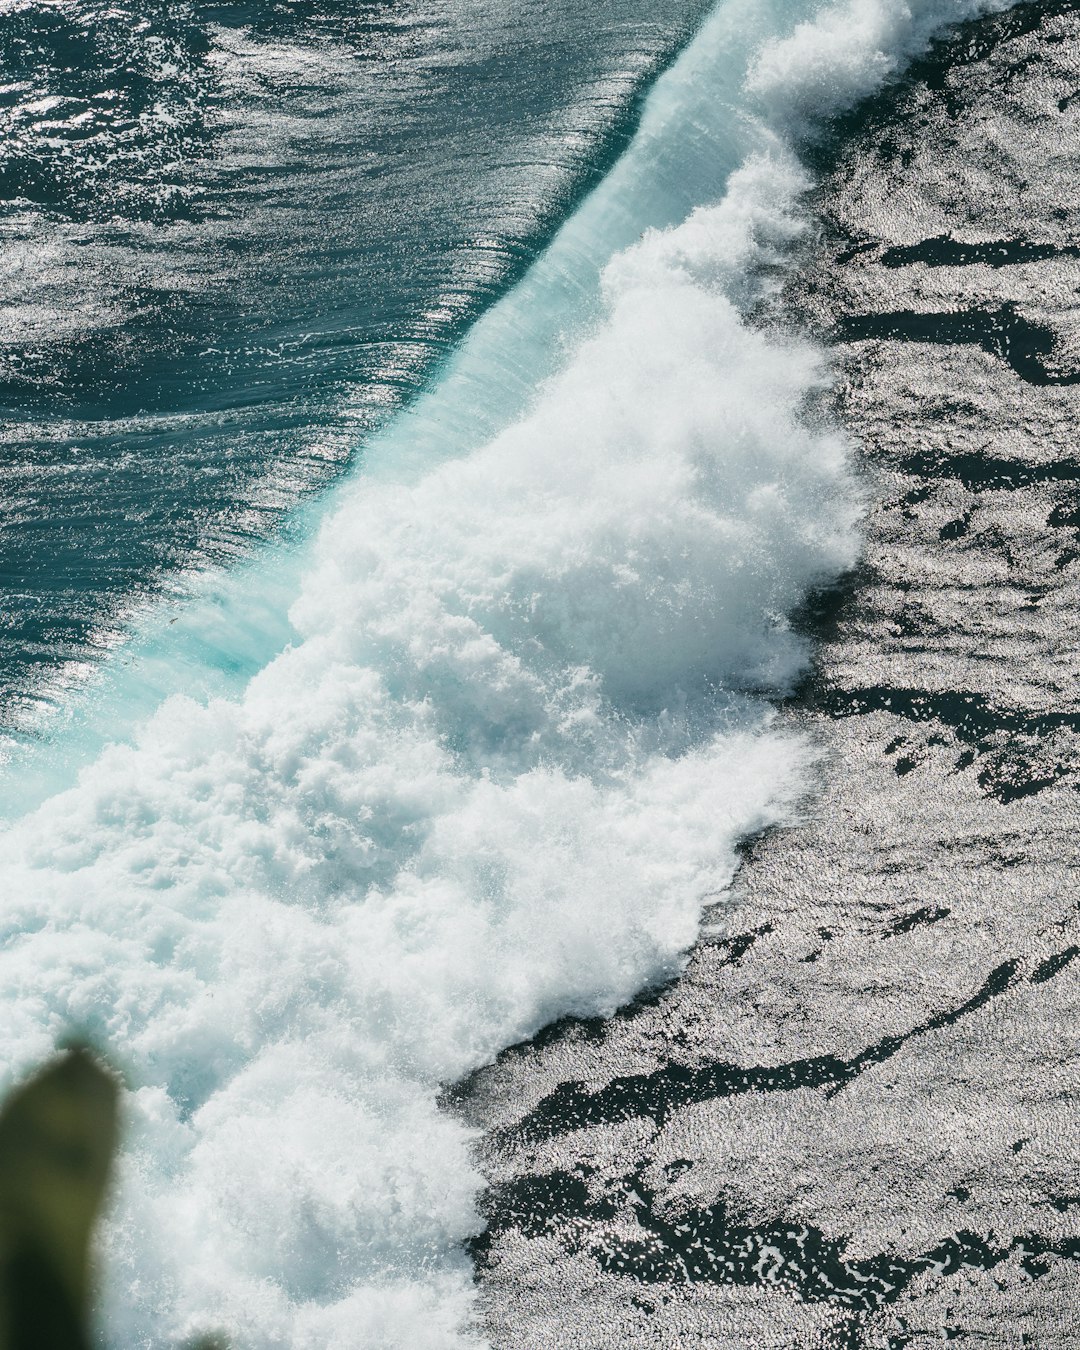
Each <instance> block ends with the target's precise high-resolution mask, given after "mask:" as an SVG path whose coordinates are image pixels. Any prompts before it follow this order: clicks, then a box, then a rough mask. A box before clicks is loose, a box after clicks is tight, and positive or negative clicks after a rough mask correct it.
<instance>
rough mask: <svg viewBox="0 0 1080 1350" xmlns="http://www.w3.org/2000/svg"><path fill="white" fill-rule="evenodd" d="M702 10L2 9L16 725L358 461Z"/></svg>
mask: <svg viewBox="0 0 1080 1350" xmlns="http://www.w3.org/2000/svg"><path fill="white" fill-rule="evenodd" d="M702 7H703V3H702V0H666V2H665V3H664V4H662V5H660V6H656V5H646V4H643V3H640V2H639V0H629V2H627V0H618V2H617V3H616V2H615V0H602V3H599V4H596V5H590V6H588V7H587V8H586V9H585V10H582V9H581V7H580V6H575V5H572V4H567V3H556V4H544V5H540V4H536V3H503V2H502V0H499V2H498V3H494V2H493V0H471V2H470V0H459V2H458V3H452V2H451V0H432V2H431V3H413V2H412V0H406V2H405V3H393V4H386V3H383V4H380V3H356V2H355V0H340V3H335V0H327V2H326V3H321V4H312V3H280V4H267V5H250V4H248V5H245V4H234V5H229V4H216V5H215V4H200V3H170V4H165V3H155V2H154V0H151V3H149V4H138V5H126V4H123V3H117V4H105V3H81V2H80V0H65V3H60V4H54V3H48V4H33V3H24V2H22V0H14V2H12V0H9V3H6V4H5V5H3V7H2V8H0V70H2V72H3V76H2V78H3V85H2V87H0V501H2V510H0V597H2V618H0V625H2V626H0V725H3V724H6V725H7V727H8V728H10V727H12V726H13V725H18V724H19V723H20V722H21V721H25V718H26V715H27V713H28V712H29V711H30V710H31V709H32V708H33V706H34V702H35V700H36V699H40V698H41V697H49V696H50V695H51V696H52V697H63V695H62V694H61V692H60V690H61V688H62V686H63V684H64V683H65V682H67V681H70V679H71V678H72V677H74V676H76V675H77V674H78V672H79V670H80V668H81V666H82V663H84V662H85V661H86V659H87V658H88V657H91V656H92V655H93V654H94V653H95V652H97V651H100V650H101V649H102V648H103V647H107V646H109V645H111V643H112V642H114V641H115V637H116V634H117V631H118V624H122V622H123V620H124V617H125V615H126V614H129V613H130V610H131V605H132V602H133V601H134V600H135V599H137V598H138V597H140V596H142V595H144V594H145V593H146V591H147V588H148V587H149V588H160V587H162V586H165V587H166V588H171V587H175V585H176V584H177V574H178V573H183V572H185V571H187V570H189V569H191V568H193V567H197V566H200V565H203V564H205V563H206V562H208V561H220V560H222V559H223V558H228V557H230V556H233V555H235V554H236V553H237V552H238V551H239V552H242V551H244V550H245V549H246V548H247V547H248V546H249V545H250V543H251V541H252V540H254V539H257V538H260V537H264V536H266V535H267V534H268V533H269V532H272V531H274V530H275V529H276V528H278V526H279V525H280V523H281V521H282V518H283V515H284V514H285V513H287V512H288V510H289V508H290V507H291V506H292V505H293V504H294V503H295V502H296V500H297V498H298V496H300V495H301V494H303V493H305V492H309V491H310V490H312V489H313V488H316V487H318V486H319V485H320V484H321V483H324V482H326V481H327V480H328V478H330V477H331V476H333V475H334V474H335V473H336V472H337V471H338V469H339V467H340V466H341V465H343V464H345V463H347V462H348V461H349V460H350V459H351V457H353V456H354V455H355V454H356V453H357V451H358V448H359V447H360V446H361V445H362V443H363V440H364V437H365V435H366V434H367V433H368V432H369V431H370V430H371V429H372V428H373V427H374V426H376V425H379V424H380V423H381V422H382V421H384V420H385V418H386V416H387V414H388V413H389V412H391V411H392V410H393V409H394V408H395V407H397V406H399V405H400V404H401V402H402V401H403V400H406V399H408V398H409V396H410V395H412V394H413V393H414V392H415V391H416V390H417V389H418V388H419V387H420V386H421V384H422V383H423V381H424V379H425V378H426V375H427V372H428V371H429V370H430V368H431V364H432V362H433V360H437V359H438V358H439V357H440V355H441V354H442V353H443V352H445V350H446V349H447V347H448V344H450V343H452V341H453V340H454V337H455V335H457V334H458V333H459V332H460V331H461V328H462V325H463V324H464V323H466V322H467V321H468V320H469V318H470V317H472V316H473V315H475V314H476V313H477V311H478V310H479V309H480V308H481V307H482V306H483V305H484V304H485V302H486V301H488V300H489V299H490V298H491V296H493V295H494V294H496V293H497V292H498V291H499V290H500V289H501V288H502V287H504V286H505V285H506V283H507V281H508V280H509V279H511V278H512V277H514V276H515V275H517V274H518V273H519V272H520V270H521V268H522V266H523V265H524V264H525V263H526V262H527V260H528V259H529V257H531V256H532V255H533V254H534V253H535V251H536V248H537V246H538V244H539V243H540V242H541V241H542V239H543V238H544V237H545V235H546V233H547V232H548V231H549V230H550V228H551V226H552V224H553V223H554V222H555V221H556V220H557V219H558V218H559V217H560V216H561V214H563V213H564V212H565V211H566V210H567V209H568V206H569V204H570V203H572V201H573V200H574V199H575V197H576V196H577V195H579V194H580V193H581V192H582V191H583V190H584V189H586V188H587V187H588V186H589V184H590V183H592V182H594V181H595V180H596V178H597V176H598V175H599V174H601V173H602V172H603V169H604V166H605V164H606V163H607V162H608V161H609V160H610V157H611V155H612V154H613V153H615V152H617V150H618V148H619V146H620V144H622V143H623V142H624V139H625V134H626V132H627V130H628V128H629V126H630V125H631V123H630V120H629V119H630V117H631V116H632V112H633V107H634V100H635V98H636V97H637V95H638V93H639V91H640V90H641V89H642V87H643V84H645V83H647V81H648V80H649V78H650V77H651V75H652V74H653V73H654V72H655V71H656V70H657V69H658V68H659V67H660V66H661V65H662V63H663V62H664V61H665V60H666V59H667V58H668V56H669V55H670V54H671V52H672V51H673V50H674V49H675V48H676V47H677V46H678V44H679V42H680V41H681V40H682V39H683V38H684V37H685V35H686V33H687V31H688V29H689V28H690V26H692V24H693V22H694V21H695V20H696V18H697V17H698V16H699V15H700V12H701V10H702ZM58 678H59V680H60V684H59V685H58V683H57V680H58Z"/></svg>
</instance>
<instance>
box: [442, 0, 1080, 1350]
mask: <svg viewBox="0 0 1080 1350" xmlns="http://www.w3.org/2000/svg"><path fill="white" fill-rule="evenodd" d="M817 153H818V157H819V161H820V163H819V167H821V168H822V169H823V170H824V177H823V186H822V187H821V189H820V194H819V200H818V202H817V206H818V208H819V214H820V216H821V218H822V219H823V221H824V227H823V230H822V233H821V236H820V238H819V239H818V240H817V241H816V243H815V245H814V247H813V249H812V250H810V251H808V253H807V256H806V257H805V258H804V259H803V260H802V265H801V267H800V270H799V274H798V276H797V278H796V279H795V280H794V282H793V283H792V285H791V286H790V287H789V290H788V293H787V294H786V296H785V298H784V306H785V316H786V317H787V318H788V319H790V316H791V314H792V313H794V314H795V315H796V316H798V318H799V319H800V321H801V322H803V323H806V324H808V325H809V326H811V327H812V328H813V329H815V330H816V331H818V332H820V333H821V334H823V335H824V336H826V337H828V338H829V339H830V340H831V341H832V342H834V343H835V344H836V346H835V352H836V360H837V363H838V370H839V379H838V385H837V395H836V407H835V408H833V409H832V413H833V415H838V416H839V417H840V419H841V420H842V421H843V422H844V423H845V424H846V425H847V426H848V427H849V428H850V430H851V433H852V435H853V437H854V438H855V440H856V441H857V442H858V444H859V446H860V450H859V460H860V464H861V467H862V471H863V474H864V477H865V481H866V483H867V490H868V496H869V499H870V505H869V510H868V515H867V519H866V525H865V532H866V548H865V556H864V562H863V564H862V567H861V569H860V571H859V573H858V574H857V575H856V576H854V577H852V578H849V579H848V582H847V584H846V585H845V586H844V587H843V588H842V589H841V590H840V591H837V592H836V593H834V594H831V595H827V596H821V597H818V600H817V602H816V603H815V604H814V605H813V606H811V607H810V608H809V609H808V612H807V615H806V616H805V623H806V624H807V626H808V627H809V628H810V629H811V631H813V632H814V634H815V635H816V636H817V637H818V639H819V640H820V642H821V646H820V647H819V653H818V659H817V663H816V668H815V671H814V673H813V675H812V677H811V678H810V679H809V680H808V681H807V683H806V686H805V687H804V688H803V689H802V690H801V691H800V693H799V695H798V697H796V698H795V699H793V700H792V702H791V704H790V706H789V707H787V708H786V709H785V710H784V713H783V716H784V717H785V718H787V719H789V720H790V722H791V723H792V724H793V725H794V726H796V727H798V728H800V729H803V730H807V729H809V730H810V731H811V732H812V734H813V735H814V736H815V737H816V738H817V739H818V741H819V743H820V744H821V746H822V750H823V756H824V764H825V773H824V782H823V786H822V789H821V791H820V794H819V795H818V796H817V797H816V798H815V800H814V801H812V802H810V803H808V805H807V817H806V820H805V822H804V823H803V824H802V825H801V826H799V827H797V828H792V829H789V830H784V831H778V832H775V833H772V834H769V835H768V836H766V837H764V838H762V839H759V840H756V841H754V842H753V844H752V845H751V846H750V847H748V849H747V859H746V863H745V866H744V867H743V869H742V871H741V874H740V876H739V878H738V880H737V882H736V886H735V894H734V895H733V896H731V897H728V898H727V899H726V901H725V903H724V904H723V905H722V906H719V907H718V908H717V909H716V911H715V912H714V913H713V914H711V915H710V916H709V921H708V923H707V924H706V926H705V928H704V929H703V934H702V938H701V940H700V942H699V944H698V946H697V948H696V949H695V951H694V952H693V954H692V957H691V960H690V962H689V965H688V968H687V970H686V972H685V974H684V976H683V977H682V978H681V979H680V980H679V981H678V982H677V983H676V984H675V985H673V986H672V987H669V988H666V989H664V990H661V991H658V992H655V993H654V994H652V995H651V996H648V997H645V998H643V999H641V1000H640V1001H639V1002H638V1003H637V1004H635V1005H634V1006H632V1007H630V1008H627V1009H624V1010H623V1011H622V1012H621V1013H620V1014H618V1015H617V1016H615V1017H614V1018H613V1019H611V1020H610V1021H607V1022H602V1021H599V1020H595V1021H578V1020H566V1021H564V1022H562V1023H559V1024H558V1025H556V1026H554V1027H552V1028H549V1029H548V1030H547V1031H546V1032H545V1033H543V1034H542V1035H541V1036H539V1037H537V1038H536V1039H535V1040H534V1041H532V1042H531V1043H529V1044H527V1045H524V1046H520V1047H517V1048H515V1049H513V1050H511V1051H508V1052H507V1053H506V1054H504V1055H503V1056H502V1057H501V1059H500V1061H499V1062H498V1063H497V1064H496V1065H494V1066H493V1067H492V1068H490V1069H488V1070H486V1071H484V1072H483V1073H481V1074H479V1075H477V1076H476V1077H475V1078H474V1079H473V1080H471V1081H470V1082H469V1083H467V1084H465V1085H463V1086H461V1087H459V1088H458V1089H456V1090H455V1092H454V1093H453V1094H451V1096H452V1101H453V1105H454V1107H455V1109H458V1110H460V1111H462V1112H463V1113H464V1114H465V1115H466V1117H467V1118H468V1119H470V1120H471V1121H473V1122H474V1123H475V1124H476V1125H477V1126H479V1127H480V1128H481V1129H482V1130H483V1132H484V1133H483V1138H482V1141H481V1144H480V1148H481V1154H482V1158H483V1166H484V1170H485V1174H486V1176H487V1178H488V1180H489V1183H490V1189H489V1191H488V1193H487V1195H486V1198H485V1214H486V1219H487V1225H488V1226H487V1229H486V1231H485V1232H484V1234H483V1235H482V1236H481V1237H480V1238H479V1239H477V1240H476V1242H475V1244H474V1256H475V1259H476V1263H477V1271H478V1278H479V1280H480V1286H481V1307H482V1311H483V1315H484V1319H485V1327H484V1329H485V1331H486V1333H487V1334H488V1336H489V1337H490V1338H491V1341H492V1343H493V1344H494V1345H495V1346H496V1347H510V1346H513V1347H515V1350H532V1348H533V1347H535V1348H536V1350H539V1348H540V1347H559V1350H584V1348H585V1347H597V1350H599V1348H600V1347H603V1348H604V1350H608V1348H609V1347H611V1348H614V1347H630V1346H642V1347H645V1346H664V1347H667V1346H671V1347H676V1346H678V1347H683V1346H710V1347H728V1346H731V1347H746V1348H747V1350H765V1348H766V1347H770V1348H771V1347H852V1348H853V1350H854V1348H855V1347H859V1348H865V1350H871V1348H873V1350H878V1348H879V1347H880V1348H881V1350H885V1348H886V1347H887V1348H888V1350H905V1348H910V1350H915V1348H916V1347H924V1346H930V1345H936V1344H938V1343H940V1342H942V1341H950V1342H955V1343H958V1344H960V1345H971V1346H1002V1347H1005V1346H1008V1347H1012V1346H1037V1347H1040V1350H1051V1347H1075V1346H1076V1345H1077V1344H1080V1129H1078V1122H1077V1098H1078V1075H1077V1064H1078V1058H1080V1018H1078V1012H1080V980H1078V976H1080V896H1078V890H1077V884H1076V882H1077V864H1078V859H1080V798H1078V795H1077V794H1078V792H1080V682H1078V679H1077V676H1078V673H1080V670H1078V668H1080V653H1078V644H1077V634H1078V631H1080V626H1078V604H1080V586H1078V581H1080V444H1078V440H1080V437H1078V430H1080V310H1078V302H1077V295H1078V294H1080V229H1078V225H1080V7H1078V6H1076V5H1075V4H1046V3H1042V4H1040V3H1032V4H1027V5H1023V6H1020V7H1019V8H1018V9H1016V10H1014V11H1012V12H1010V13H1009V14H1006V15H1004V16H1000V17H996V18H992V19H989V20H986V21H981V22H978V23H975V24H972V25H969V26H967V27H965V28H963V29H960V30H958V31H957V32H956V33H954V34H953V35H952V36H951V37H950V38H949V39H948V40H947V41H944V42H942V43H940V44H939V45H938V46H937V47H936V48H935V49H934V51H933V52H932V54H931V55H930V56H929V57H928V58H927V59H926V60H925V61H923V62H922V63H921V64H919V65H918V66H917V67H916V68H915V69H914V70H911V71H909V72H908V74H907V77H906V78H905V79H904V81H903V82H902V83H901V84H897V85H895V86H893V87H892V88H891V89H890V90H889V91H888V92H887V93H886V94H885V95H884V96H882V97H881V98H879V99H877V100H876V101H875V102H874V103H872V104H871V105H870V106H869V107H868V108H863V109H862V110H860V113H859V114H858V117H857V119H853V120H852V122H851V123H850V124H849V125H847V126H845V127H842V128H838V129H836V133H835V135H834V136H833V137H832V141H831V145H830V146H823V147H821V148H819V151H818V152H817Z"/></svg>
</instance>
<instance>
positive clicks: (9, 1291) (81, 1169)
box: [0, 1046, 224, 1350]
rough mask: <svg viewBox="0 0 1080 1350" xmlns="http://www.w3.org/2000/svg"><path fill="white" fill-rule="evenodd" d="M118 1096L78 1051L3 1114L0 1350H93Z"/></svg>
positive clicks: (219, 1349)
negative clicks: (96, 1249)
mask: <svg viewBox="0 0 1080 1350" xmlns="http://www.w3.org/2000/svg"><path fill="white" fill-rule="evenodd" d="M119 1095H120V1087H119V1083H118V1081H117V1079H116V1077H115V1076H114V1075H113V1074H112V1073H110V1072H109V1071H108V1070H107V1069H106V1068H105V1067H104V1066H103V1065H102V1063H101V1062H100V1060H98V1059H97V1057H96V1056H95V1055H94V1054H93V1053H92V1051H91V1050H89V1049H88V1048H87V1047H85V1046H76V1047H75V1048H73V1049H70V1050H67V1051H66V1052H65V1053H64V1054H62V1055H61V1056H60V1057H59V1058H57V1059H56V1060H54V1061H53V1062H52V1063H50V1064H48V1065H47V1066H46V1067H45V1068H44V1069H42V1070H41V1071H40V1072H39V1073H37V1074H35V1075H34V1077H33V1078H31V1079H30V1080H29V1081H28V1082H26V1083H24V1084H22V1086H21V1087H18V1088H16V1089H15V1090H14V1091H13V1092H12V1093H11V1094H10V1095H9V1096H8V1098H7V1100H6V1101H5V1102H4V1104H3V1106H2V1107H0V1350H91V1346H92V1345H93V1344H94V1337H93V1334H92V1332H91V1325H92V1311H93V1293H94V1281H93V1270H92V1263H91V1255H90V1249H91V1239H92V1237H93V1232H94V1225H95V1223H96V1221H97V1218H98V1215H99V1213H100V1210H101V1206H102V1202H103V1200H104V1198H105V1191H106V1186H107V1183H108V1179H109V1169H110V1166H111V1163H112V1158H113V1155H114V1154H115V1152H116V1146H117V1141H118V1104H119ZM189 1350H224V1342H222V1341H219V1340H216V1339H215V1338H213V1337H211V1338H208V1339H206V1340H202V1341H199V1342H198V1343H197V1345H193V1346H191V1347H189Z"/></svg>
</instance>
